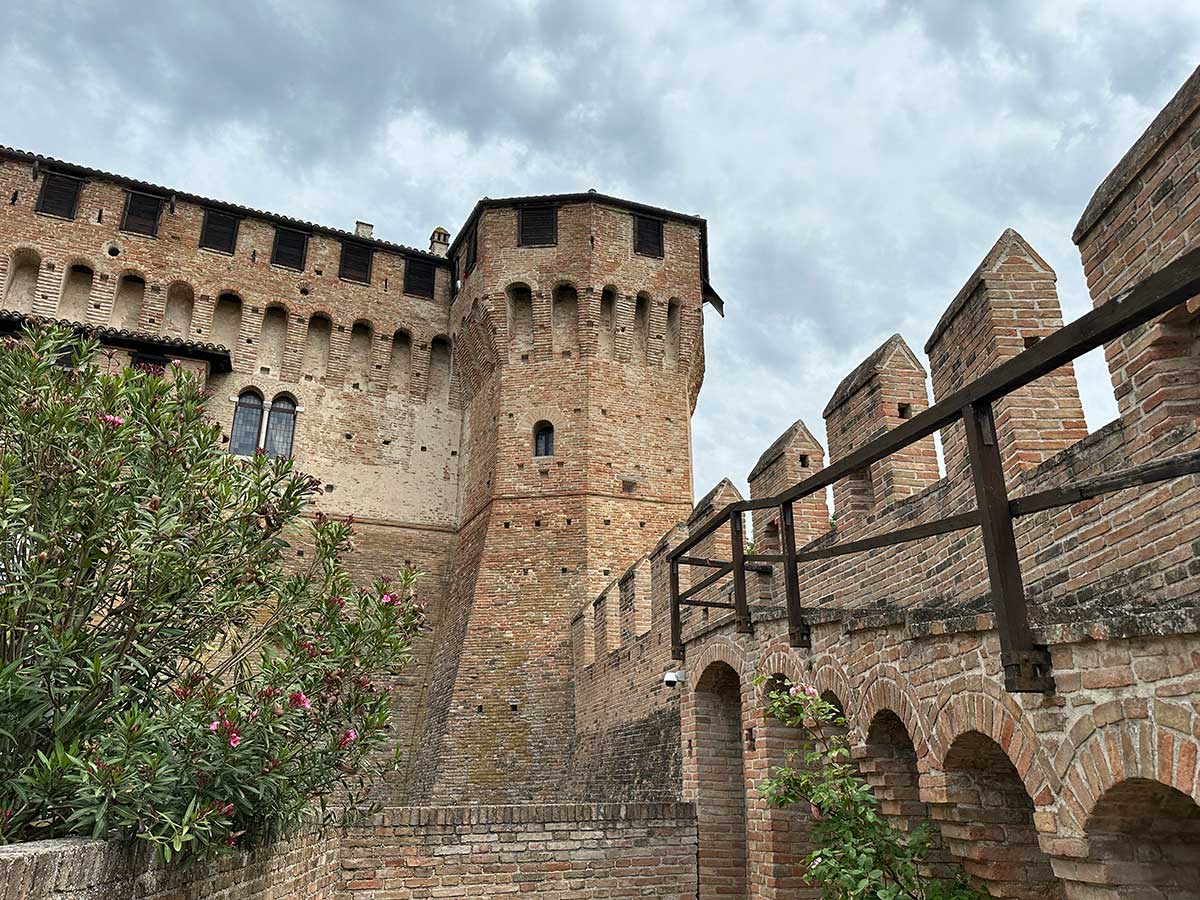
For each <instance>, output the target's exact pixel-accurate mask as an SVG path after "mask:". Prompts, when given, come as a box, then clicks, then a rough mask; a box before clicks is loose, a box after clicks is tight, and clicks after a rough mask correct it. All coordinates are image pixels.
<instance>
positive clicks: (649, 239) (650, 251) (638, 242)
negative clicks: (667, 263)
mask: <svg viewBox="0 0 1200 900" xmlns="http://www.w3.org/2000/svg"><path fill="white" fill-rule="evenodd" d="M633 250H634V252H635V253H639V254H641V255H642V256H658V257H661V256H662V255H663V223H662V220H661V219H650V218H647V217H646V216H634V217H633Z"/></svg>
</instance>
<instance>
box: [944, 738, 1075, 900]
mask: <svg viewBox="0 0 1200 900" xmlns="http://www.w3.org/2000/svg"><path fill="white" fill-rule="evenodd" d="M944 769H945V779H946V791H947V796H949V797H950V798H951V800H950V802H949V803H948V804H946V806H944V807H940V808H938V809H936V810H935V814H936V815H937V817H938V818H939V819H940V820H942V826H941V827H942V837H943V838H944V839H945V841H946V845H947V847H948V848H949V849H950V852H951V853H952V854H953V855H954V857H955V858H956V859H957V860H958V861H959V862H960V863H961V864H962V868H963V871H964V872H966V873H967V874H968V875H969V876H971V878H972V879H974V880H975V881H976V882H977V883H978V884H980V885H981V886H982V887H984V888H985V889H986V890H987V891H988V893H990V894H991V895H992V896H993V897H1017V898H1039V900H1058V898H1062V897H1063V896H1064V894H1063V886H1062V883H1061V882H1060V881H1059V880H1058V879H1057V878H1055V877H1054V874H1053V872H1052V871H1051V869H1050V860H1049V858H1048V857H1047V856H1046V854H1045V853H1043V852H1042V849H1041V847H1040V846H1038V839H1037V830H1036V828H1035V827H1034V824H1033V811H1034V807H1033V801H1032V800H1030V799H1029V794H1027V793H1026V791H1025V785H1024V784H1023V783H1022V782H1021V777H1020V775H1018V774H1017V770H1016V768H1015V767H1014V766H1013V764H1012V762H1011V760H1009V758H1008V756H1007V755H1006V754H1005V752H1004V750H1003V749H1001V747H1000V745H999V744H997V743H996V742H995V741H993V740H992V739H991V738H989V737H986V736H985V735H983V734H980V733H979V732H978V731H968V732H965V733H964V734H961V735H959V736H958V737H957V738H956V739H955V741H954V743H953V744H952V745H951V747H950V752H949V753H947V754H946V761H945V763H944Z"/></svg>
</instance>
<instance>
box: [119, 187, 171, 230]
mask: <svg viewBox="0 0 1200 900" xmlns="http://www.w3.org/2000/svg"><path fill="white" fill-rule="evenodd" d="M161 210H162V197H155V196H152V195H150V194H135V193H134V192H133V191H130V192H129V193H128V194H126V196H125V221H124V222H122V223H121V230H122V231H132V232H134V233H135V234H148V235H150V237H156V236H157V235H158V214H159V212H161Z"/></svg>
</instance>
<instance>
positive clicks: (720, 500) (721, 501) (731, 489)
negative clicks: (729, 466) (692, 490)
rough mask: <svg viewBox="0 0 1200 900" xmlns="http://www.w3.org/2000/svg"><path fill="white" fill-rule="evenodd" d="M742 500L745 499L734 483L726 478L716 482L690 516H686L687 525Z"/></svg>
mask: <svg viewBox="0 0 1200 900" xmlns="http://www.w3.org/2000/svg"><path fill="white" fill-rule="evenodd" d="M743 499H745V498H744V497H742V494H741V491H739V490H738V489H737V487H736V486H734V483H733V482H732V481H730V480H729V479H728V478H722V479H721V480H720V481H718V482H717V484H716V487H714V488H713V489H712V490H711V491H709V492H708V493H707V494H705V495H704V496H703V497H701V498H700V502H698V503H697V504H696V505H695V507H694V508H693V509H692V514H691V515H690V516H688V524H689V525H691V524H692V523H693V522H696V521H697V520H699V519H703V518H704V517H705V516H707V515H708V514H709V513H711V512H716V511H717V510H718V509H722V508H723V507H725V506H728V505H729V504H730V503H736V502H738V501H739V500H743Z"/></svg>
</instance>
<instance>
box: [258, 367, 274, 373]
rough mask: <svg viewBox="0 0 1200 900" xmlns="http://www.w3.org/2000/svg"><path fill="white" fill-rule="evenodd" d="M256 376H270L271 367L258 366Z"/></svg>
mask: <svg viewBox="0 0 1200 900" xmlns="http://www.w3.org/2000/svg"><path fill="white" fill-rule="evenodd" d="M258 374H259V375H270V374H271V367H270V366H259V367H258Z"/></svg>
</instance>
